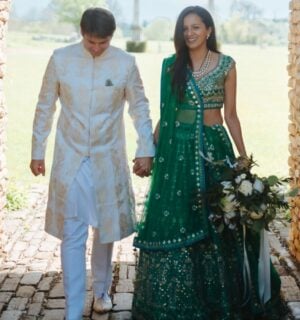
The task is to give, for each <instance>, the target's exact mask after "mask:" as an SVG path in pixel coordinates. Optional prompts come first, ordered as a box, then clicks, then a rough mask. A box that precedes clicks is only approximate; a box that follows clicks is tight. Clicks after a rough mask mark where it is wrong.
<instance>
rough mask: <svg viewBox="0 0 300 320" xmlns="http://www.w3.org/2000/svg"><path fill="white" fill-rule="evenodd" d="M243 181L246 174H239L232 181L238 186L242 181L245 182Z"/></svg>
mask: <svg viewBox="0 0 300 320" xmlns="http://www.w3.org/2000/svg"><path fill="white" fill-rule="evenodd" d="M245 179H246V174H245V173H242V174H240V175H239V176H237V177H236V178H235V180H234V181H235V182H236V183H237V184H239V183H240V182H241V181H242V180H245Z"/></svg>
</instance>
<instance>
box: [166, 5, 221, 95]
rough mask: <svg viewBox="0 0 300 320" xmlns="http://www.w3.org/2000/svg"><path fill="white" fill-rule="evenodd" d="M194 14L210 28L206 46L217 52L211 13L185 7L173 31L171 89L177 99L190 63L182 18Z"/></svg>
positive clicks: (181, 91) (182, 92) (192, 7)
mask: <svg viewBox="0 0 300 320" xmlns="http://www.w3.org/2000/svg"><path fill="white" fill-rule="evenodd" d="M191 13H193V14H196V15H197V16H199V17H200V19H201V20H202V22H203V23H204V24H205V26H206V28H211V33H210V36H209V38H208V39H207V42H206V45H207V48H208V49H209V50H211V51H214V52H219V51H218V48H217V39H216V29H215V24H214V21H213V18H212V16H211V14H210V13H209V12H208V11H207V10H206V9H204V8H202V7H199V6H190V7H187V8H185V9H184V10H183V11H182V12H181V13H180V15H179V17H178V19H177V22H176V26H175V33H174V45H175V50H176V60H175V63H174V67H173V80H172V89H173V92H174V93H176V95H178V96H179V99H180V100H182V99H183V97H184V92H185V89H186V80H187V66H188V65H190V64H191V61H190V56H189V50H188V47H187V46H186V43H185V39H184V35H183V32H184V30H183V20H184V18H185V17H186V16H187V15H188V14H191Z"/></svg>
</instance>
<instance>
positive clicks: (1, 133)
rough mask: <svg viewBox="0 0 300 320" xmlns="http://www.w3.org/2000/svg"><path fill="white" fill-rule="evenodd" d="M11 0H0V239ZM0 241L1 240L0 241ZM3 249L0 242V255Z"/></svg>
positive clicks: (5, 184) (0, 232)
mask: <svg viewBox="0 0 300 320" xmlns="http://www.w3.org/2000/svg"><path fill="white" fill-rule="evenodd" d="M10 2H11V0H0V239H2V236H1V235H2V229H1V228H2V223H1V222H2V214H3V209H4V206H5V203H6V194H5V193H6V186H7V168H6V159H5V149H6V123H7V112H6V105H5V98H4V92H3V87H4V86H3V78H4V73H5V62H6V56H5V51H6V50H5V40H6V39H5V38H6V31H7V22H8V17H9V8H10ZM1 242H2V241H1ZM2 253H3V250H2V247H1V243H0V255H2Z"/></svg>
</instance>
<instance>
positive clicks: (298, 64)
mask: <svg viewBox="0 0 300 320" xmlns="http://www.w3.org/2000/svg"><path fill="white" fill-rule="evenodd" d="M288 74H289V88H290V90H289V99H290V116H289V119H290V123H289V139H290V144H289V151H290V156H289V159H288V162H289V168H290V177H292V178H293V180H292V183H291V184H292V186H297V187H300V0H291V1H290V32H289V64H288ZM291 205H292V209H291V214H292V223H291V230H290V240H289V244H290V251H291V253H292V255H293V256H295V257H296V259H297V260H298V261H300V196H298V197H296V198H295V199H293V200H292V201H291Z"/></svg>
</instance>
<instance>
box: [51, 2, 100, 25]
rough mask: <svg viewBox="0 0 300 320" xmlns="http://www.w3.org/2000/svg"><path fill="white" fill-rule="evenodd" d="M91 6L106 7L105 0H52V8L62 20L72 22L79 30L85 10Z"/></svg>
mask: <svg viewBox="0 0 300 320" xmlns="http://www.w3.org/2000/svg"><path fill="white" fill-rule="evenodd" d="M89 7H106V1H105V0H52V2H51V3H50V8H51V9H53V10H54V12H55V13H56V15H57V17H58V19H59V21H60V22H66V23H70V24H72V25H73V26H74V27H75V29H76V30H79V23H80V19H81V16H82V13H83V12H84V10H86V9H87V8H89Z"/></svg>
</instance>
